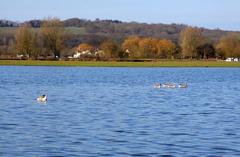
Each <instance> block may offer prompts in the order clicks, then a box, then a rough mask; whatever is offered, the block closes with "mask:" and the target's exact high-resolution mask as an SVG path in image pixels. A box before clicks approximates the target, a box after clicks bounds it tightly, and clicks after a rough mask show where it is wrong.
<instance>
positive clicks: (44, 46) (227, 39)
mask: <svg viewBox="0 0 240 157" xmlns="http://www.w3.org/2000/svg"><path fill="white" fill-rule="evenodd" d="M66 40H69V39H68V36H67V33H66V32H65V30H64V27H63V24H62V22H61V21H60V20H59V19H57V18H50V19H47V20H44V21H43V23H42V25H41V27H40V28H39V31H36V30H35V29H32V28H31V26H29V25H24V26H21V27H19V28H18V30H17V32H16V35H15V42H14V44H13V45H14V50H15V51H16V53H17V54H18V55H25V56H27V57H28V58H32V59H38V58H39V57H45V58H46V57H47V56H53V57H54V58H59V57H62V56H64V55H63V54H62V53H63V52H64V51H66V49H67V48H66V47H65V46H64V43H65V41H66ZM97 49H100V50H102V51H103V52H104V55H105V58H131V59H145V58H150V59H174V58H190V59H193V58H195V59H207V58H213V57H218V58H224V57H240V35H239V34H238V33H231V34H228V35H226V36H224V37H222V38H221V39H220V41H218V43H214V42H213V41H211V40H210V39H208V38H207V37H206V36H204V35H203V33H202V30H201V29H199V28H194V27H187V28H185V29H183V30H182V31H181V33H180V38H179V42H177V43H174V42H172V41H171V40H167V39H157V38H153V37H139V36H129V37H127V38H126V39H125V40H123V41H122V42H116V41H114V40H113V39H112V40H111V39H108V40H106V41H104V42H102V43H101V44H100V45H94V46H92V45H90V44H89V43H80V45H79V46H78V47H76V48H68V49H67V51H72V53H74V52H76V51H86V50H89V51H90V52H94V51H96V50H97ZM67 54H69V53H67Z"/></svg>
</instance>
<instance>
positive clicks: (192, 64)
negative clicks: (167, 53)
mask: <svg viewBox="0 0 240 157" xmlns="http://www.w3.org/2000/svg"><path fill="white" fill-rule="evenodd" d="M0 65H5V66H6V65H8V66H83V67H84V66H85V67H240V62H224V61H179V60H178V61H158V62H113V61H111V62H95V61H38V60H0Z"/></svg>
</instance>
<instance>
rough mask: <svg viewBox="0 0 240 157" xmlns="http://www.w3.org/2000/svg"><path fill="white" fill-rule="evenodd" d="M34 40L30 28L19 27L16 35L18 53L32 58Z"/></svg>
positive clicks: (25, 26) (26, 26)
mask: <svg viewBox="0 0 240 157" xmlns="http://www.w3.org/2000/svg"><path fill="white" fill-rule="evenodd" d="M32 39H33V34H32V30H31V27H30V26H28V25H24V26H21V27H19V28H18V30H17V33H16V35H15V40H16V45H15V48H16V51H17V53H19V54H22V55H27V56H28V57H29V58H31V56H32V51H33V41H32Z"/></svg>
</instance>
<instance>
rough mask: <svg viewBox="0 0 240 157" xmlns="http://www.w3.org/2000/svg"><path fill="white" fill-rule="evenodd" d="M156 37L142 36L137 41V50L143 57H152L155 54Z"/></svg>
mask: <svg viewBox="0 0 240 157" xmlns="http://www.w3.org/2000/svg"><path fill="white" fill-rule="evenodd" d="M157 42H158V40H157V39H154V38H143V39H142V40H140V42H139V51H140V53H141V57H143V58H154V57H156V55H157V47H156V45H157Z"/></svg>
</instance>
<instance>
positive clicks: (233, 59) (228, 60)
mask: <svg viewBox="0 0 240 157" xmlns="http://www.w3.org/2000/svg"><path fill="white" fill-rule="evenodd" d="M225 61H226V62H239V61H240V59H239V58H227V59H225Z"/></svg>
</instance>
